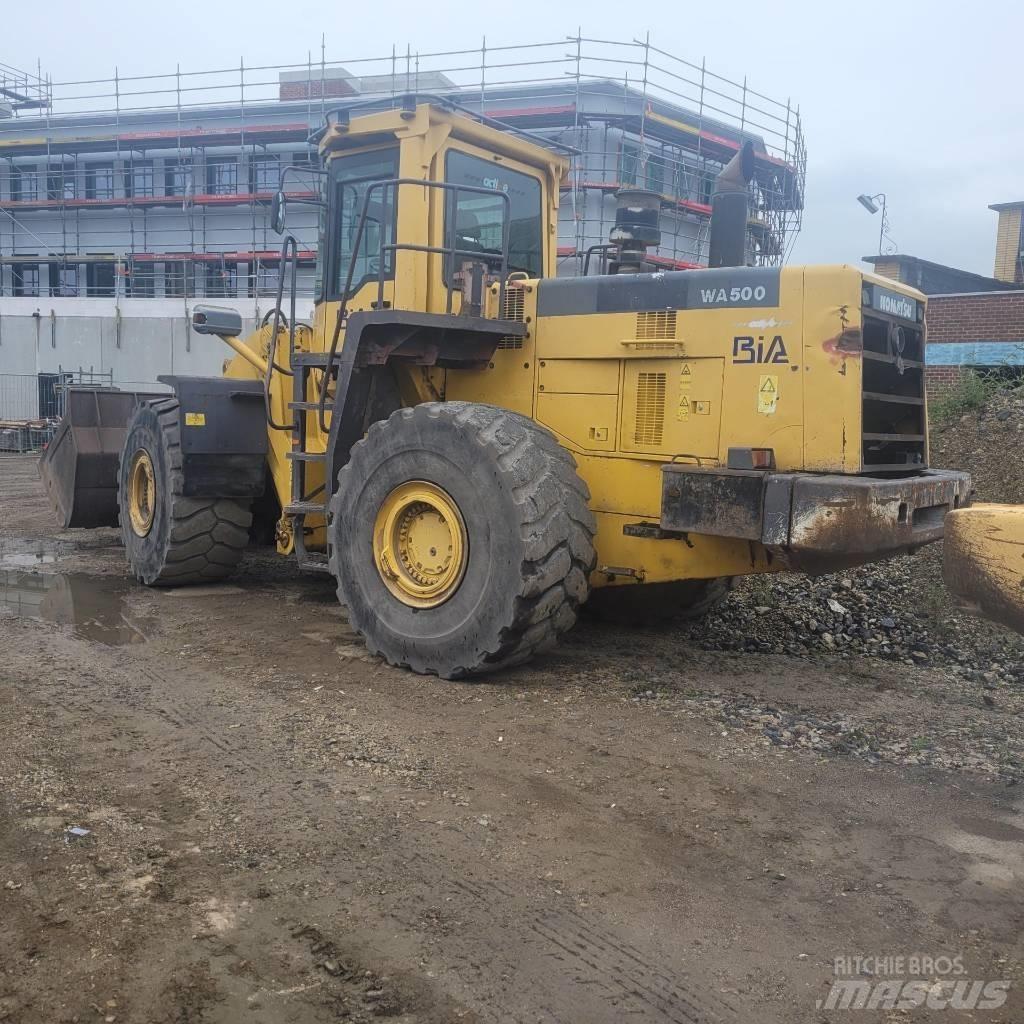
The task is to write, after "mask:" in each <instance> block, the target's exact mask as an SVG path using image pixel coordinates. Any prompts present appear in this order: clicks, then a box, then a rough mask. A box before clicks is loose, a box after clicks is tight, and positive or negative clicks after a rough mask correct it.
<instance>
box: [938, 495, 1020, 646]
mask: <svg viewBox="0 0 1024 1024" xmlns="http://www.w3.org/2000/svg"><path fill="white" fill-rule="evenodd" d="M943 559H944V565H943V572H944V575H945V579H946V585H947V586H948V587H949V589H950V590H951V591H952V592H953V593H954V594H955V595H956V596H957V597H958V598H960V600H961V601H963V602H964V603H965V604H966V605H967V606H969V607H970V608H972V609H973V610H974V611H977V612H980V613H981V614H983V615H986V616H988V617H989V618H992V619H996V620H997V621H998V622H1002V623H1004V624H1005V625H1007V626H1010V627H1011V628H1012V629H1016V630H1017V631H1018V632H1021V633H1024V506H1020V505H984V504H982V505H974V506H972V507H971V508H965V509H959V510H957V511H955V512H950V514H949V515H948V516H947V517H946V534H945V543H944V550H943Z"/></svg>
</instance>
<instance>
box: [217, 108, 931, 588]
mask: <svg viewBox="0 0 1024 1024" xmlns="http://www.w3.org/2000/svg"><path fill="white" fill-rule="evenodd" d="M396 140H397V144H398V146H399V174H400V176H401V177H404V178H415V179H417V180H424V179H426V180H430V181H440V180H444V166H445V164H444V160H445V156H446V154H447V153H448V152H449V151H450V150H452V149H458V150H461V151H464V152H468V153H473V154H476V155H478V156H483V157H485V158H487V159H489V160H493V161H494V162H495V163H498V164H503V165H505V166H507V167H509V168H511V169H514V170H517V171H519V172H522V173H525V174H528V175H531V176H533V177H534V178H536V179H537V180H539V181H540V183H541V195H542V196H543V200H542V209H543V224H542V236H543V238H544V239H545V241H546V244H545V246H544V254H543V268H544V276H545V277H550V276H552V275H553V274H554V271H555V255H556V246H555V242H556V228H557V201H558V184H559V181H560V179H561V177H562V175H563V173H564V171H565V168H566V164H565V162H564V161H563V160H561V158H559V157H558V156H556V155H554V154H553V153H551V152H549V151H547V150H544V149H542V148H541V147H539V146H535V145H533V144H532V143H529V142H524V141H521V140H519V139H517V138H516V137H515V136H514V135H510V134H506V133H502V132H498V131H495V130H494V129H492V128H489V127H487V126H485V125H481V124H478V123H476V122H473V121H472V120H470V119H467V118H462V117H459V116H458V115H457V114H454V113H450V112H446V111H443V110H439V109H438V108H435V107H431V106H429V105H426V104H421V105H420V106H418V107H417V108H416V109H415V111H414V112H410V111H397V110H386V111H381V112H379V113H374V114H370V115H365V116H363V117H360V118H359V119H358V120H357V121H356V120H354V121H353V122H352V125H351V126H349V127H347V128H346V127H344V126H341V125H332V126H330V127H329V128H328V129H327V131H326V132H325V135H324V137H323V139H322V142H321V150H322V153H323V154H324V156H325V158H326V159H327V160H328V161H330V159H331V158H332V157H333V156H334V155H335V154H341V153H346V154H347V153H353V152H358V151H360V150H367V149H374V148H382V147H386V146H391V147H393V146H394V145H395V144H396ZM443 203H444V195H443V193H442V192H441V191H440V190H438V189H431V188H426V187H421V186H419V185H418V184H415V185H404V186H400V187H399V188H398V199H397V224H398V225H399V229H398V239H399V241H404V242H409V243H414V244H416V245H420V246H424V245H425V246H440V245H442V244H443V241H442V232H443V222H444V206H443ZM696 273H699V272H696ZM708 273H709V274H714V273H718V274H721V273H722V271H715V272H712V271H709V272H708ZM645 276H647V277H650V276H653V277H662V276H663V275H645ZM681 276H682V275H680V277H681ZM866 281H878V282H883V279H880V278H873V277H872V276H871V275H866V274H864V273H862V272H861V271H860V270H859V269H857V268H855V267H852V266H829V267H814V268H804V267H786V268H783V269H782V270H781V271H779V281H778V288H779V295H778V302H777V303H776V302H775V301H774V300H773V301H771V304H770V305H768V304H766V305H765V306H763V307H759V306H757V305H751V304H750V303H749V302H747V303H745V304H743V305H741V306H740V307H735V306H728V305H727V306H726V307H724V308H717V307H715V306H713V305H712V306H710V307H707V308H678V309H672V308H666V309H650V308H643V307H642V306H641V307H639V308H636V309H632V308H630V309H619V310H616V311H608V310H604V309H601V310H597V309H596V308H595V311H592V312H580V313H576V312H575V311H573V310H569V311H568V312H567V311H565V310H560V311H559V315H552V314H549V315H542V314H540V313H538V298H539V294H540V290H542V289H544V288H545V282H544V281H540V280H519V281H515V282H514V284H513V286H512V287H513V288H515V289H516V290H517V292H518V294H516V295H514V296H513V297H514V298H515V300H516V303H517V306H516V310H517V312H516V317H515V318H516V319H519V320H520V321H521V322H522V323H524V324H525V326H526V335H525V337H523V338H521V339H520V338H514V339H513V338H509V339H506V340H505V341H503V342H501V343H500V344H499V345H498V347H497V349H496V350H495V352H494V354H493V356H492V357H491V359H490V360H489V362H488V364H487V365H486V366H484V367H482V368H478V369H458V370H456V369H447V370H446V369H442V368H439V367H436V366H420V365H412V364H410V363H400V364H396V365H393V366H392V372H393V374H394V376H395V381H396V384H397V387H398V391H399V393H400V395H401V399H402V401H403V403H404V404H406V405H411V404H415V403H418V402H424V401H445V400H466V401H473V402H483V403H489V404H494V405H499V406H502V407H504V408H508V409H510V410H513V411H516V412H519V413H521V414H523V415H525V416H529V417H531V418H534V419H536V420H537V421H538V422H539V423H541V424H543V425H544V426H546V427H547V428H548V429H550V430H551V431H552V432H553V433H554V435H555V436H556V437H557V438H558V440H559V441H560V442H561V443H562V444H563V445H564V446H565V447H566V448H567V449H569V450H570V451H571V452H572V453H573V454H574V456H575V458H576V461H577V464H578V467H579V473H580V475H581V477H582V478H583V479H584V480H585V481H586V483H587V485H588V487H589V488H590V492H591V495H592V500H591V507H592V509H593V510H594V512H595V513H596V514H597V518H598V533H597V542H596V543H597V554H598V569H597V570H596V571H595V573H594V575H593V577H592V583H593V584H594V585H596V586H602V585H608V584H622V583H633V582H636V581H639V580H645V581H652V582H653V581H665V580H673V579H684V578H709V577H716V576H728V575H735V574H741V573H751V572H766V571H773V570H774V569H777V568H779V566H778V564H777V562H776V563H773V561H772V558H771V556H770V555H769V553H768V552H767V551H766V550H765V549H764V548H762V547H761V545H760V544H758V543H754V542H750V541H745V540H735V539H728V538H720V537H709V536H694V537H691V538H686V539H679V538H673V539H654V538H653V537H651V536H632V535H629V534H627V533H624V532H623V528H624V527H627V526H635V525H637V524H646V525H647V526H649V527H651V528H655V527H657V524H658V523H659V520H660V515H661V501H662V494H661V490H662V472H661V470H662V467H663V466H664V465H665V464H666V463H671V462H675V463H686V464H691V465H702V466H725V465H726V461H727V458H728V451H729V449H730V448H732V447H738V448H770V449H772V451H773V453H774V459H775V466H776V468H777V469H779V470H781V471H800V470H807V471H813V472H828V473H844V474H855V473H859V472H861V470H862V466H861V443H860V435H861V429H862V426H861V417H862V412H861V408H862V378H861V369H862V366H861V364H862V358H861V356H862V353H861V344H860V341H861V303H862V288H863V286H864V283H865V282H866ZM883 283H884V287H885V288H887V289H889V290H890V291H894V292H899V293H901V294H906V295H908V296H912V297H914V298H915V299H917V300H918V301H919V302H921V301H923V297H922V296H920V295H919V294H918V293H916V292H914V291H913V290H912V289H909V288H906V287H905V286H902V285H900V284H898V283H896V282H892V281H889V280H884V282H883ZM485 298H486V302H485V308H484V315H485V316H487V317H490V318H498V317H501V315H502V312H503V311H502V310H501V309H499V293H498V287H497V285H494V286H493V287H491V288H489V289H488V291H487V294H486V296H485ZM377 299H378V286H377V283H376V282H372V283H370V284H367V285H365V286H363V287H362V288H361V289H359V291H358V292H357V293H356V294H355V295H354V296H352V297H351V298H350V300H349V302H348V304H347V310H348V312H349V313H351V312H357V311H360V310H369V309H372V308H376V307H375V304H376V302H377ZM384 299H385V302H386V303H387V305H388V306H389V307H390V308H393V309H396V310H412V311H417V312H428V313H444V312H445V310H446V303H447V301H448V289H447V286H446V284H445V281H444V279H443V258H442V256H441V255H440V254H438V253H426V252H417V251H411V250H404V249H399V250H398V251H397V252H396V254H395V268H394V275H393V279H389V280H388V281H387V282H386V284H385V286H384ZM452 300H453V301H452V310H453V312H455V313H458V312H459V310H460V307H461V294H459V293H455V294H454V295H453V297H452ZM520 300H521V302H520ZM507 301H508V299H507V298H506V302H507ZM338 313H339V302H338V301H318V303H317V305H316V309H315V316H314V321H313V324H312V326H311V328H309V329H306V330H305V331H304V332H302V334H301V336H300V343H299V348H300V350H301V351H314V352H324V351H326V350H328V349H329V348H330V345H331V339H332V335H333V333H334V330H335V323H336V321H337V319H338ZM268 332H269V328H265V329H264V330H263V331H261V332H259V333H258V334H257V335H254V336H253V337H252V338H249V339H246V341H245V342H244V343H241V344H245V345H247V346H248V347H249V348H250V349H251V350H252V351H254V352H256V353H259V354H261V355H262V356H263V357H264V358H265V357H266V354H267V350H268V344H267V343H268V339H269V334H268ZM344 343H345V330H344V327H343V328H342V330H341V332H340V347H341V348H343V347H344ZM287 355H288V353H287V343H286V340H285V341H282V340H281V339H279V344H278V348H277V361H278V363H286V361H287ZM226 373H227V374H228V375H229V376H238V377H247V378H252V377H256V376H258V371H257V370H256V368H255V367H254V366H253V365H251V362H250V361H247V360H246V359H245V358H243V357H242V356H236V357H235V358H234V359H232V360H231V361H230V362H229V363H228V364H227V365H226ZM317 380H318V374H316V373H314V374H313V376H312V379H311V384H310V388H309V389H308V391H307V395H306V399H307V401H315V399H316V382H317ZM291 387H292V384H291V379H290V378H288V377H286V376H284V375H283V374H281V373H278V372H274V373H273V374H272V375H271V395H272V403H271V405H272V411H273V415H274V417H275V418H276V419H277V420H278V421H280V422H284V421H286V420H290V415H291V414H290V412H289V410H288V408H287V404H288V401H289V400H290V397H291ZM301 415H304V416H305V417H306V434H307V446H308V450H310V451H325V450H326V447H327V443H328V438H327V436H326V435H325V433H324V432H322V431H321V430H320V427H319V424H318V423H317V415H316V413H315V412H305V413H302V414H301ZM328 419H329V417H328ZM269 434H270V449H271V450H270V456H269V465H270V469H271V472H272V475H273V479H274V484H275V488H276V490H277V493H278V496H279V498H280V500H281V504H282V506H284V505H285V504H287V503H288V502H289V501H290V500H291V488H292V469H293V465H292V463H291V461H290V460H289V459H287V457H286V456H287V454H288V452H289V451H290V450H291V443H292V442H291V435H290V433H288V432H284V431H275V430H270V431H269ZM318 468H319V467H315V466H310V467H309V469H308V471H307V472H308V474H309V475H308V476H307V491H308V489H309V487H310V486H312V485H314V484H320V483H322V482H323V478H322V475H321V476H320V477H317V476H316V472H317V471H318ZM321 472H322V471H321ZM309 527H312V532H310V533H309V534H308V536H307V537H306V544H307V545H308V546H309V547H310V548H312V549H316V548H321V549H322V548H324V547H325V540H326V539H325V532H324V529H323V519H322V518H317V517H311V518H310V519H309V520H308V521H307V529H308V528H309ZM287 529H288V527H287V524H283V527H282V536H281V537H280V539H279V543H280V547H281V550H283V551H287V550H289V549H290V541H289V538H288V536H287Z"/></svg>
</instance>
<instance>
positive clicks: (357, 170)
mask: <svg viewBox="0 0 1024 1024" xmlns="http://www.w3.org/2000/svg"><path fill="white" fill-rule="evenodd" d="M330 166H331V186H330V187H331V199H332V202H331V210H330V216H329V222H328V228H327V230H328V243H327V244H328V247H329V249H330V252H331V254H332V258H331V263H330V267H329V273H328V280H329V288H328V298H333V299H337V298H341V297H342V292H343V290H344V288H345V282H346V280H348V276H349V271H350V268H351V274H352V287H351V289H350V291H349V295H352V294H354V293H355V292H357V291H358V290H359V288H361V287H362V286H363V285H364V284H366V283H367V282H368V281H375V280H377V279H378V278H379V277H380V270H381V253H380V247H381V245H382V244H383V245H390V244H392V243H394V240H395V214H396V209H395V191H396V190H395V188H393V187H392V188H383V187H381V188H375V189H373V191H372V192H370V203H369V206H368V207H367V209H366V225H365V227H364V228H363V237H362V240H361V241H360V243H359V250H358V252H356V251H354V249H355V244H356V236H357V233H358V231H359V220H360V218H361V217H362V215H363V206H364V204H365V202H366V196H367V192H368V190H369V188H370V186H371V185H372V184H373V182H375V181H388V180H390V179H392V178H397V177H398V150H397V149H387V150H374V151H373V152H369V153H353V154H352V155H351V156H341V157H336V158H335V159H334V160H332V161H331V165H330ZM383 260H384V277H385V278H393V277H394V276H395V254H394V251H387V252H385V253H384V257H383Z"/></svg>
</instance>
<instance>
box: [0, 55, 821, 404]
mask: <svg viewBox="0 0 1024 1024" xmlns="http://www.w3.org/2000/svg"><path fill="white" fill-rule="evenodd" d="M19 88H21V86H19ZM33 88H34V89H35V93H34V94H33V96H34V101H33V102H32V103H31V104H28V105H27V106H25V107H24V108H23V109H10V110H7V111H6V113H7V114H8V116H6V117H4V116H3V115H4V113H5V111H0V374H3V373H8V374H18V375H22V376H24V377H26V378H31V377H32V376H33V375H37V374H40V373H45V374H62V373H65V372H70V371H76V370H77V369H78V368H82V369H83V372H91V373H98V374H111V373H112V374H113V380H114V382H115V383H131V384H133V385H137V384H142V383H148V382H152V381H154V380H155V379H156V377H157V376H158V375H159V374H161V373H169V372H178V373H182V372H199V373H217V372H219V370H220V363H221V362H222V360H223V356H224V352H223V349H222V347H221V346H218V345H216V344H211V342H210V340H209V339H205V338H201V337H199V336H196V335H194V333H193V332H192V331H191V327H190V323H189V318H190V308H191V304H192V302H193V300H200V301H213V302H216V303H218V304H224V305H233V306H235V308H238V309H239V311H240V312H241V313H242V315H243V318H244V320H245V322H246V324H247V326H248V325H251V324H253V323H255V322H256V321H258V320H259V319H260V318H261V317H262V316H263V315H265V314H266V312H267V311H268V310H269V309H271V308H272V307H273V305H274V304H275V301H276V294H277V289H278V284H279V271H280V255H279V254H280V245H281V239H280V238H279V237H278V236H277V235H276V234H274V233H273V231H271V229H270V225H269V211H270V204H271V200H272V197H273V193H274V192H275V190H276V189H277V187H278V183H279V182H280V181H281V180H282V173H283V172H285V170H286V168H287V169H288V170H287V172H286V174H285V177H284V189H285V191H286V192H287V193H288V194H289V196H290V197H291V198H292V199H293V200H294V199H301V198H309V197H313V196H315V195H316V190H317V188H318V181H319V178H318V176H316V175H315V174H313V173H311V170H310V169H311V167H313V166H314V165H315V163H316V151H315V146H314V145H312V144H311V142H310V137H311V135H312V133H313V132H315V131H316V130H317V129H318V128H319V127H320V126H321V125H322V124H323V122H324V118H325V116H326V113H327V112H328V111H330V110H334V109H338V108H339V107H344V106H349V105H354V104H358V103H362V102H365V101H368V100H373V99H375V98H386V97H389V96H396V95H404V94H407V93H419V94H433V95H440V96H442V97H444V98H446V99H449V100H451V101H453V102H457V103H459V104H460V105H462V106H464V107H466V108H468V110H470V111H472V112H476V113H480V112H482V113H483V114H485V115H488V116H490V117H493V118H497V119H500V120H501V121H503V122H505V123H506V124H508V125H510V126H512V128H513V129H515V130H520V131H529V132H532V133H535V134H536V135H539V136H541V137H543V138H546V139H549V140H552V141H555V142H558V143H560V144H561V145H563V146H568V147H571V148H572V150H573V151H574V154H575V155H574V156H573V157H572V167H571V170H570V172H569V173H568V174H567V176H566V177H565V179H564V180H563V182H562V186H561V214H560V220H559V235H558V272H559V273H560V274H579V273H582V272H583V271H584V268H585V266H586V265H587V263H588V251H590V250H592V249H593V247H596V246H600V245H602V244H604V243H606V242H607V241H608V235H609V231H610V229H611V226H612V224H613V221H614V211H615V198H614V196H615V193H616V192H617V191H618V190H619V189H620V188H623V187H641V188H645V189H648V190H651V191H653V192H656V193H657V194H658V195H659V196H660V197H661V207H662V243H661V245H660V246H659V247H658V249H657V250H656V251H653V252H652V253H651V258H652V260H653V261H654V262H655V263H656V264H657V265H659V266H662V267H665V268H666V269H671V268H687V267H694V266H701V265H703V264H704V263H705V262H706V260H707V248H708V224H709V218H710V212H711V206H710V202H711V191H712V188H713V183H714V179H715V177H716V176H717V174H718V173H719V171H720V170H721V168H722V167H723V166H724V165H725V163H727V162H728V161H729V160H730V159H731V158H732V157H733V156H734V155H735V154H736V153H737V152H738V150H739V148H740V147H741V146H742V144H743V143H744V142H746V141H749V142H750V143H751V144H752V145H753V148H754V152H755V163H756V172H755V179H754V181H753V182H752V185H751V215H750V220H749V224H748V261H749V262H751V263H760V264H767V265H777V264H781V263H782V262H783V261H784V260H785V258H786V256H787V254H788V252H789V250H790V248H791V246H792V243H793V241H794V239H795V237H796V233H797V231H798V230H799V227H800V221H801V217H802V211H803V197H804V187H805V168H806V150H805V145H804V138H803V134H802V128H801V124H800V117H799V112H798V110H797V109H796V108H795V107H794V106H793V105H792V104H790V103H789V101H786V102H779V101H776V100H773V99H770V98H769V97H768V96H766V95H764V94H761V93H757V92H754V91H753V90H752V89H750V88H749V87H748V85H747V83H746V81H745V80H744V81H742V82H739V81H736V82H734V81H730V80H729V79H727V78H724V77H722V76H719V75H716V74H714V73H712V72H711V71H710V70H709V69H707V68H706V67H705V66H704V64H703V63H701V64H695V63H688V62H686V61H684V60H681V59H679V58H677V57H675V56H673V55H671V54H669V53H667V52H664V51H661V50H658V49H657V48H656V47H655V46H654V45H653V44H651V43H650V42H644V43H607V42H601V41H595V40H586V39H582V38H578V39H570V40H564V39H563V40H558V41H556V42H552V43H540V44H528V45H525V46H508V47H494V46H489V45H488V46H482V47H481V48H480V49H479V50H477V51H463V52H460V53H451V52H449V53H442V54H422V53H421V54H414V53H412V52H411V51H408V50H407V51H406V52H405V53H404V54H400V53H399V52H397V51H392V53H391V54H390V55H387V56H385V57H382V58H379V59H377V58H368V59H366V60H358V61H347V62H346V63H345V65H344V66H343V65H341V64H336V63H331V62H329V61H327V60H326V59H321V61H320V62H318V63H314V62H312V61H307V63H306V64H305V65H291V66H287V67H281V68H255V69H246V68H245V67H244V66H243V67H240V68H239V69H237V70H232V71H219V72H198V73H183V72H175V73H174V74H171V75H165V76H160V75H148V76H146V77H145V78H141V79H124V78H120V79H111V80H109V81H106V82H104V81H90V82H84V83H73V82H71V83H52V82H50V81H49V80H43V79H37V80H36V81H35V83H34V84H33ZM288 229H289V231H290V232H291V233H293V234H294V235H295V236H296V239H297V240H298V294H299V296H300V301H299V308H300V311H301V315H308V314H309V312H310V310H311V306H312V300H313V295H314V290H315V280H316V255H317V254H316V249H317V234H318V221H317V213H316V211H315V209H313V208H311V207H309V206H306V207H303V206H302V205H300V204H298V203H293V204H290V205H289V210H288ZM599 259H600V257H599V255H598V254H593V259H592V260H591V263H590V272H591V273H593V272H596V270H597V269H598V267H597V266H595V265H594V262H595V261H598V263H599ZM33 388H34V384H33V383H32V381H31V380H28V381H27V383H26V389H27V391H26V393H28V394H30V393H31V392H32V390H33ZM2 394H3V392H2V390H0V396H2ZM26 403H27V404H31V397H29V398H28V399H26ZM3 416H4V409H2V408H0V418H3Z"/></svg>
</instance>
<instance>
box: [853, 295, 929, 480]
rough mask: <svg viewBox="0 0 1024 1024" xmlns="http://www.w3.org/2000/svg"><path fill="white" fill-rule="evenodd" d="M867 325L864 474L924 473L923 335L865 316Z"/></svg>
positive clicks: (914, 329)
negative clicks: (911, 471)
mask: <svg viewBox="0 0 1024 1024" xmlns="http://www.w3.org/2000/svg"><path fill="white" fill-rule="evenodd" d="M863 323H864V327H863V356H864V369H863V377H862V389H863V401H862V431H863V435H862V439H861V444H862V448H861V453H862V454H861V466H862V471H863V472H865V473H878V472H897V471H901V470H902V471H903V472H906V471H907V470H914V469H923V468H924V467H925V465H926V451H925V444H926V425H925V410H924V332H923V331H922V329H921V328H920V327H919V326H911V325H909V324H905V323H900V322H898V321H897V320H895V319H888V318H883V317H879V316H875V315H873V314H870V313H866V312H865V315H864V321H863Z"/></svg>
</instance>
